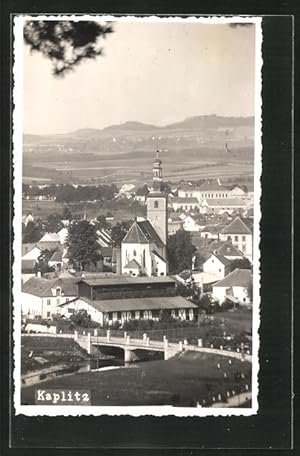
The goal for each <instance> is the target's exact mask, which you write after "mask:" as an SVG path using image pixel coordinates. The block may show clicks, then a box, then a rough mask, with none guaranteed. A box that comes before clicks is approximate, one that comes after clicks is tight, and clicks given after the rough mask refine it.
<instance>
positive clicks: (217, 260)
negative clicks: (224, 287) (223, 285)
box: [203, 253, 230, 280]
mask: <svg viewBox="0 0 300 456" xmlns="http://www.w3.org/2000/svg"><path fill="white" fill-rule="evenodd" d="M229 271H230V261H229V260H227V258H225V257H223V256H222V255H218V254H217V253H213V254H212V255H211V256H210V257H209V258H208V259H207V260H206V261H205V262H204V263H203V272H206V273H209V274H213V275H214V276H215V278H216V279H217V280H220V279H223V278H224V277H225V276H226V275H227V274H228V273H229Z"/></svg>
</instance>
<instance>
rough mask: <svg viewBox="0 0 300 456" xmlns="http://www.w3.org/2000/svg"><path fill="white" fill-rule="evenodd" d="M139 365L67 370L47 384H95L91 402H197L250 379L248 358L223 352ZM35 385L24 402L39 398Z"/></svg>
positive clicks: (24, 392) (51, 386)
mask: <svg viewBox="0 0 300 456" xmlns="http://www.w3.org/2000/svg"><path fill="white" fill-rule="evenodd" d="M135 367H136V368H134V369H132V368H121V369H117V370H108V371H92V372H86V373H78V374H75V375H68V376H67V377H61V378H56V379H53V380H49V381H47V382H43V389H68V390H77V389H79V390H80V389H86V390H90V392H91V402H92V405H103V406H105V405H106V406H107V405H110V406H113V405H116V406H126V405H173V406H185V407H194V406H196V405H197V403H199V404H201V405H204V406H210V405H212V404H213V403H214V401H216V402H217V401H218V398H221V400H222V401H225V400H226V398H227V392H229V394H230V395H231V396H232V395H234V394H236V393H238V392H241V391H242V388H244V387H245V385H246V384H248V385H251V379H250V378H251V365H250V364H249V363H247V362H242V361H240V360H237V359H228V358H225V357H222V356H218V355H207V354H204V353H196V352H187V353H184V354H183V355H180V356H177V357H175V358H173V359H170V360H167V361H148V362H141V363H137V364H136V365H135ZM36 389H37V386H35V387H33V386H28V387H24V388H22V403H23V404H34V394H35V390H36ZM219 395H220V396H219Z"/></svg>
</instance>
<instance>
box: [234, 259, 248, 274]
mask: <svg viewBox="0 0 300 456" xmlns="http://www.w3.org/2000/svg"><path fill="white" fill-rule="evenodd" d="M236 268H239V269H252V266H251V263H250V261H249V260H248V258H246V257H244V258H241V259H240V260H232V261H231V262H230V272H231V271H234V270H235V269H236Z"/></svg>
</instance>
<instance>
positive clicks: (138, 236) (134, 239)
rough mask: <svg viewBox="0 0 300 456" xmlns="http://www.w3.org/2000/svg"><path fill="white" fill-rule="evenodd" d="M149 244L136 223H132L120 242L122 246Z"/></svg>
mask: <svg viewBox="0 0 300 456" xmlns="http://www.w3.org/2000/svg"><path fill="white" fill-rule="evenodd" d="M149 242H150V241H149V239H147V237H146V236H145V234H144V232H143V230H142V229H141V227H140V226H139V224H138V222H136V221H134V222H133V224H132V225H131V227H130V228H129V231H128V233H127V234H126V236H125V237H124V239H123V241H122V243H124V244H148V243H149Z"/></svg>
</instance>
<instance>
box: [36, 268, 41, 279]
mask: <svg viewBox="0 0 300 456" xmlns="http://www.w3.org/2000/svg"><path fill="white" fill-rule="evenodd" d="M36 276H37V277H38V278H41V277H42V272H41V270H40V269H39V270H38V271H37V272H36Z"/></svg>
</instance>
